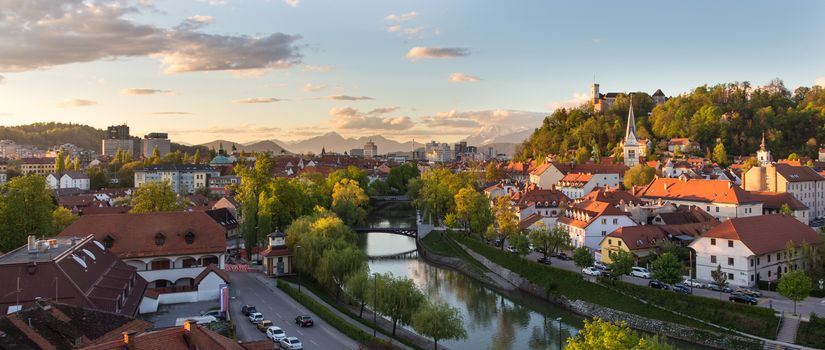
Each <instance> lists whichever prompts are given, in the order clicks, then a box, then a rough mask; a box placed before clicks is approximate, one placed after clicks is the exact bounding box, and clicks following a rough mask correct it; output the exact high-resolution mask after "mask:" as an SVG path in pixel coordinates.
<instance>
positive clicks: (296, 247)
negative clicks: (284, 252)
mask: <svg viewBox="0 0 825 350" xmlns="http://www.w3.org/2000/svg"><path fill="white" fill-rule="evenodd" d="M298 248H301V246H300V245H296V246H295V262H296V263H297V262H298ZM295 265H298V264H295ZM296 270H298V293H300V292H301V269H296Z"/></svg>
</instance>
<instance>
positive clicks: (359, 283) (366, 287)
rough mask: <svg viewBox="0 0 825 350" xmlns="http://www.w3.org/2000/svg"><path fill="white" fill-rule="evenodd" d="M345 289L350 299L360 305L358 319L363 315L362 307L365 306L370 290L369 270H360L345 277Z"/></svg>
mask: <svg viewBox="0 0 825 350" xmlns="http://www.w3.org/2000/svg"><path fill="white" fill-rule="evenodd" d="M345 288H346V291H347V294H349V296H350V298H352V299H353V300H355V301H356V302H357V303H358V304H359V305H360V308H359V310H358V318H361V317H362V316H363V315H364V305H366V304H367V301H368V300H367V297H368V296H369V293H370V290H371V288H372V280H371V279H370V274H369V269H368V268H365V269H361V270H359V271H357V272H355V273H353V274H351V275H350V276H349V277H347V281H346V284H345Z"/></svg>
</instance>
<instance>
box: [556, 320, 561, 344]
mask: <svg viewBox="0 0 825 350" xmlns="http://www.w3.org/2000/svg"><path fill="white" fill-rule="evenodd" d="M556 322H558V323H559V350H561V349H562V346H561V317H556Z"/></svg>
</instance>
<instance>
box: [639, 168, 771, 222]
mask: <svg viewBox="0 0 825 350" xmlns="http://www.w3.org/2000/svg"><path fill="white" fill-rule="evenodd" d="M637 195H638V196H639V197H640V198H641V199H643V200H645V201H651V202H660V203H672V204H675V205H677V206H678V205H688V206H690V205H695V206H698V207H699V208H702V209H703V210H705V211H706V212H708V214H710V215H713V216H714V217H715V218H717V219H719V220H720V221H725V220H727V219H731V218H741V217H748V216H757V215H762V202H760V201H759V199H758V198H755V197H754V196H751V195H750V194H749V193H748V192H747V191H745V190H743V189H742V188H740V187H739V186H736V185H734V184H733V183H732V182H730V181H724V180H705V179H688V178H687V177H686V176H684V175H682V176H679V178H677V179H666V178H659V177H657V178H656V179H654V180H653V182H651V183H650V184H649V185H647V186H646V187H645V188H644V189H642V190H641V191H640V193H638V194H637Z"/></svg>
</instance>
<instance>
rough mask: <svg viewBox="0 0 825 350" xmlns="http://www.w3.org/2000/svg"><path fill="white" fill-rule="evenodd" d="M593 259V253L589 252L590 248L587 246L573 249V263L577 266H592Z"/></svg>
mask: <svg viewBox="0 0 825 350" xmlns="http://www.w3.org/2000/svg"><path fill="white" fill-rule="evenodd" d="M595 260H596V259H595V258H594V257H593V254H592V253H590V249H587V247H578V248H576V249H574V250H573V263H574V264H576V266H577V267H578V268H585V267H588V266H593V263H594V262H595Z"/></svg>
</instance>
